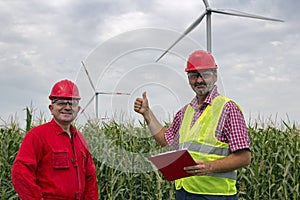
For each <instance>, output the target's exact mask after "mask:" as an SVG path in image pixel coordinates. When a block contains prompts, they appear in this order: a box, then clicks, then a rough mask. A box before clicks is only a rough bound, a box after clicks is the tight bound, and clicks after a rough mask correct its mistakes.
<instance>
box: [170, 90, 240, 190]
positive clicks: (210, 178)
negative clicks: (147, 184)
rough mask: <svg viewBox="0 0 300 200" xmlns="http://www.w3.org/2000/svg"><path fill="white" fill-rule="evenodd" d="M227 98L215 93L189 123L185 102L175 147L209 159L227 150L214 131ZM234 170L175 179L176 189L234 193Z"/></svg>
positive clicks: (190, 110)
mask: <svg viewBox="0 0 300 200" xmlns="http://www.w3.org/2000/svg"><path fill="white" fill-rule="evenodd" d="M229 101H231V100H230V99H229V98H227V97H225V96H222V95H219V96H217V97H215V98H214V99H213V100H212V103H211V104H209V105H208V106H207V107H206V108H205V110H204V111H203V113H202V114H201V116H200V117H199V119H198V120H197V121H196V122H195V124H194V125H193V126H192V127H191V124H192V120H193V116H194V112H195V111H194V109H193V108H192V106H190V105H188V106H187V109H186V111H185V113H184V117H183V120H182V123H181V127H180V130H179V134H180V136H179V147H180V148H187V149H188V150H189V152H190V154H191V155H192V157H193V158H194V160H203V161H213V160H218V159H221V158H224V157H226V156H228V155H229V154H230V150H229V145H228V144H227V143H225V142H221V141H219V140H218V139H217V138H216V136H215V133H216V131H217V126H218V123H219V119H220V116H221V114H222V110H223V108H224V105H225V104H226V103H227V102H229ZM236 175H237V173H236V171H230V172H225V173H212V174H207V175H205V176H190V177H186V178H182V179H178V180H176V181H175V187H176V190H179V189H181V188H182V187H183V188H184V189H185V190H186V191H187V192H190V193H194V194H208V195H234V194H236V192H237V191H236Z"/></svg>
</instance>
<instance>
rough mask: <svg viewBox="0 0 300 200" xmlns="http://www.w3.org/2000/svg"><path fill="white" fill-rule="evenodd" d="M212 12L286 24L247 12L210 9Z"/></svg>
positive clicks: (279, 20)
mask: <svg viewBox="0 0 300 200" xmlns="http://www.w3.org/2000/svg"><path fill="white" fill-rule="evenodd" d="M210 11H211V12H214V13H219V14H225V15H232V16H239V17H248V18H254V19H261V20H268V21H276V22H284V21H283V20H281V19H275V18H270V17H264V16H260V15H254V14H251V13H245V12H241V11H237V10H229V9H227V10H225V9H210Z"/></svg>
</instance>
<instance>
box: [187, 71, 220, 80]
mask: <svg viewBox="0 0 300 200" xmlns="http://www.w3.org/2000/svg"><path fill="white" fill-rule="evenodd" d="M213 74H214V72H213V71H205V72H189V73H188V77H189V79H191V80H196V79H197V78H198V77H201V78H203V79H208V78H211V77H212V75H213Z"/></svg>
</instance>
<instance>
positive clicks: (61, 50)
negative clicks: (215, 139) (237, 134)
mask: <svg viewBox="0 0 300 200" xmlns="http://www.w3.org/2000/svg"><path fill="white" fill-rule="evenodd" d="M209 3H210V6H211V7H212V8H218V9H233V10H239V11H244V12H249V13H254V14H258V15H263V16H266V17H273V18H278V19H282V20H284V23H279V22H271V21H262V20H254V19H249V18H240V17H233V16H224V15H220V14H213V17H212V32H213V34H212V37H213V39H212V53H213V55H214V57H215V59H216V62H217V64H218V66H219V81H218V87H219V89H220V92H222V93H223V94H225V95H226V96H228V97H230V98H232V99H234V100H235V101H236V102H238V103H239V104H240V106H241V107H242V108H243V111H244V113H245V117H246V120H247V121H249V120H250V119H252V120H255V119H260V120H268V119H272V120H273V121H277V122H279V121H280V120H285V121H290V122H291V123H293V122H296V123H298V124H299V119H300V106H299V101H298V100H297V99H298V98H299V97H300V93H299V92H300V91H299V89H298V86H299V85H300V67H298V65H299V63H300V53H299V52H300V23H299V19H300V14H299V11H298V10H299V9H300V1H298V0H287V1H282V0H264V1H261V0H248V1H245V0H210V1H209ZM204 9H205V8H204V4H203V2H202V1H201V0H185V1H174V0H147V1H146V0H118V1H117V0H89V1H80V0H51V1H50V0H45V1H38V0H26V1H21V0H1V1H0V16H1V24H2V29H1V30H2V31H1V32H0V51H1V54H0V92H1V115H0V118H1V123H3V121H8V119H9V118H10V117H11V116H16V117H17V119H18V121H19V122H21V123H22V122H23V121H24V118H25V112H24V108H25V107H26V106H32V107H33V108H34V110H35V114H36V115H39V113H43V114H44V115H45V116H46V117H48V118H49V117H50V115H49V111H48V109H47V106H48V104H49V100H48V96H49V93H50V89H51V87H52V86H53V84H54V83H55V82H56V81H58V80H61V79H66V78H67V79H71V80H73V81H74V82H76V83H77V84H78V85H79V88H80V91H81V95H82V102H81V103H82V106H83V107H85V105H87V103H88V102H89V100H90V99H92V100H93V101H92V102H91V104H89V105H88V106H87V107H86V108H85V112H84V115H82V118H83V119H84V118H87V117H95V105H97V104H96V102H95V98H93V97H94V94H95V91H96V92H126V93H130V95H122V96H119V95H102V94H100V95H98V109H99V113H98V115H99V117H102V118H106V117H107V118H111V117H112V115H123V117H124V118H126V119H128V117H127V115H128V116H130V118H131V117H133V118H135V117H136V118H137V119H139V116H137V115H135V113H133V112H132V104H133V101H134V99H135V98H136V97H138V96H140V95H141V92H142V91H147V95H148V97H149V100H150V103H151V106H152V108H153V109H154V111H155V112H157V113H158V115H159V118H160V119H161V120H165V119H167V118H169V117H170V116H172V115H173V114H174V113H175V112H176V111H177V110H178V109H179V108H180V107H181V106H183V105H184V104H186V103H188V102H189V100H190V99H191V98H192V97H193V95H194V94H193V92H192V90H191V89H190V87H189V85H188V84H187V80H186V75H185V73H184V67H185V66H184V65H185V60H184V59H186V57H187V56H188V55H189V54H190V53H191V52H192V51H193V50H195V49H206V39H205V38H206V35H205V31H206V30H205V20H203V21H202V22H201V24H200V25H199V26H198V27H197V28H196V29H194V30H193V31H192V32H191V33H190V34H189V35H188V37H187V38H185V39H184V40H183V41H182V42H180V43H179V44H178V45H177V46H175V48H174V49H173V50H172V52H171V53H170V54H168V55H166V57H164V58H163V59H162V60H161V61H159V62H157V63H156V62H155V59H156V58H157V57H158V56H159V55H160V54H161V53H162V50H163V49H166V48H168V46H169V45H170V44H172V43H173V42H174V41H175V40H176V39H177V37H178V36H179V35H180V33H182V32H183V31H184V30H185V29H186V28H187V27H188V26H189V25H190V24H191V23H192V22H193V21H195V20H196V19H197V17H198V16H200V14H201V13H202V12H203V11H204ZM81 61H83V62H84V63H85V65H86V68H87V70H88V71H89V74H90V77H91V79H92V82H93V84H94V86H95V91H94V90H93V89H92V87H91V84H90V82H89V79H88V77H87V75H86V73H85V70H84V68H83V67H82V63H81ZM83 116H84V117H83Z"/></svg>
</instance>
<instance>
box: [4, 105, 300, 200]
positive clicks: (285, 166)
mask: <svg viewBox="0 0 300 200" xmlns="http://www.w3.org/2000/svg"><path fill="white" fill-rule="evenodd" d="M25 110H26V112H27V114H26V116H27V119H26V126H25V127H26V130H22V129H21V128H20V127H19V125H18V123H17V122H16V121H13V120H12V121H11V122H10V123H4V125H0V199H1V200H7V199H20V198H19V197H18V195H17V194H16V193H15V191H14V189H13V186H12V184H11V166H12V164H13V161H14V158H15V156H16V154H17V151H18V149H19V146H20V144H21V142H22V139H23V137H24V135H25V133H26V132H27V131H28V130H29V129H30V128H32V127H33V126H35V125H38V124H41V123H44V122H45V121H46V120H45V119H43V118H40V119H39V120H36V119H34V118H35V117H34V115H33V110H32V109H25ZM166 126H168V124H167V123H166ZM80 130H81V131H82V132H83V134H84V135H85V137H86V139H87V140H88V143H89V148H90V151H91V154H92V156H93V159H94V161H95V165H96V169H97V179H98V184H99V187H98V188H99V194H100V198H99V199H101V200H115V199H129V200H136V199H145V200H148V199H149V200H152V199H155V200H164V199H170V200H172V199H175V191H174V185H173V183H172V182H168V181H166V180H164V178H163V177H162V175H161V174H160V173H159V172H158V171H157V170H155V169H154V168H153V167H152V165H151V164H150V163H149V161H148V160H147V156H149V155H150V154H156V153H159V152H161V151H163V149H161V148H160V147H159V146H158V145H157V144H156V142H155V141H154V140H153V138H152V137H151V134H150V133H149V131H148V129H147V127H146V125H145V124H144V123H140V126H135V125H133V124H132V123H129V122H128V123H127V122H125V121H124V122H122V123H117V122H116V121H111V122H109V123H100V122H99V121H88V122H87V123H86V124H84V125H83V126H82V127H80ZM249 136H250V139H251V147H252V162H251V164H250V165H249V166H248V167H246V168H243V169H240V170H238V179H237V187H238V191H239V192H238V196H239V199H240V200H261V199H262V200H271V199H272V200H274V199H283V200H298V199H300V193H299V183H300V133H299V128H298V127H296V126H295V125H289V124H287V123H285V122H282V123H281V124H280V126H278V125H277V124H276V123H271V122H270V123H267V124H264V125H263V126H261V125H260V124H259V123H258V122H257V123H254V124H253V125H249Z"/></svg>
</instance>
